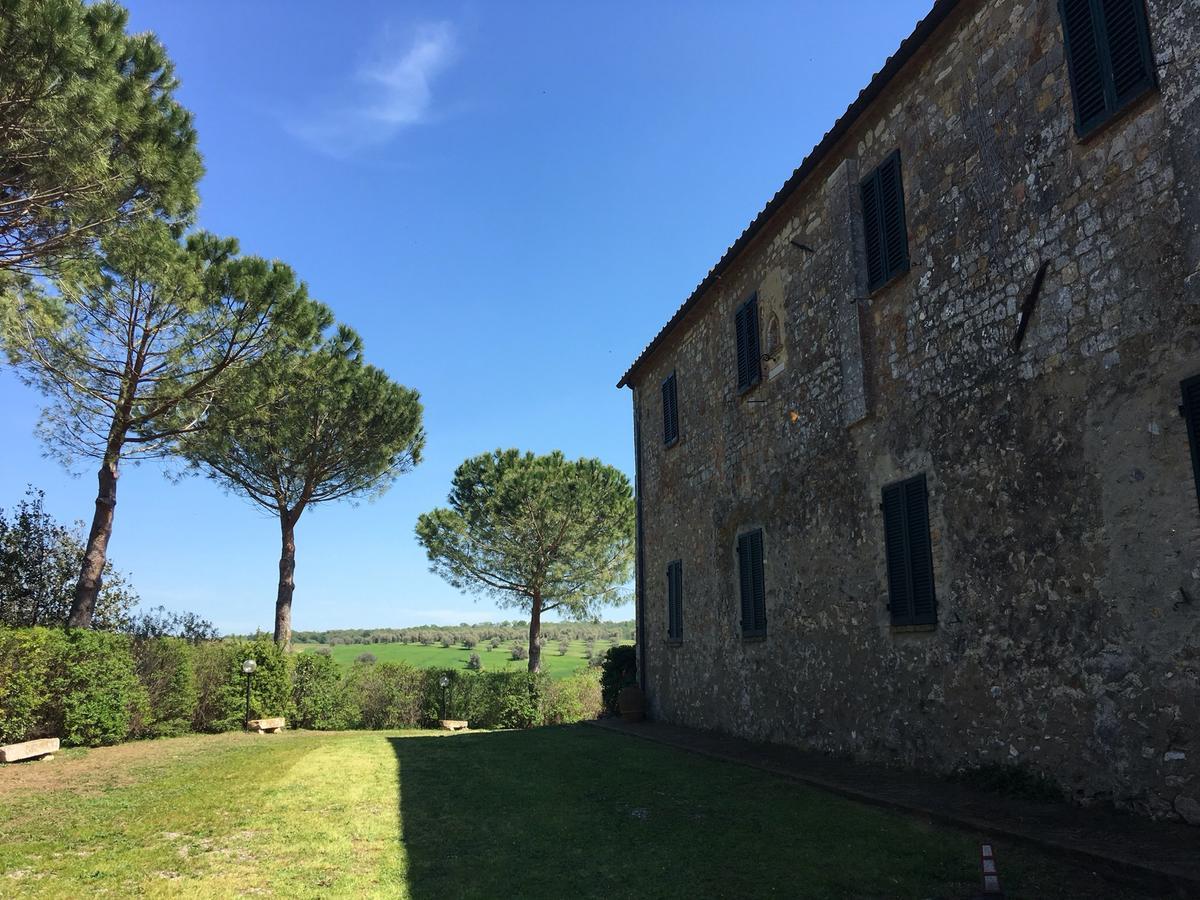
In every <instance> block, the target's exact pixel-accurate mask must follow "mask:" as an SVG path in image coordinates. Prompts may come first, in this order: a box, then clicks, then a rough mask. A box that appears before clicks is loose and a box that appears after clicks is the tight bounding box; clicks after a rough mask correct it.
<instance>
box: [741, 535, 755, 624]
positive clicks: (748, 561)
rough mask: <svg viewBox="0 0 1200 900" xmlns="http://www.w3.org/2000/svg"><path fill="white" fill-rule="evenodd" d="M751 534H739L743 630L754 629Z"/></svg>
mask: <svg viewBox="0 0 1200 900" xmlns="http://www.w3.org/2000/svg"><path fill="white" fill-rule="evenodd" d="M753 565H754V563H753V556H752V553H751V549H750V535H748V534H743V535H739V536H738V581H739V582H740V585H739V587H740V590H739V592H738V596H739V597H740V598H741V601H742V632H743V633H745V632H750V631H753V630H754V574H753Z"/></svg>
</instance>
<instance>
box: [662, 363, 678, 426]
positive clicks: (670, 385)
mask: <svg viewBox="0 0 1200 900" xmlns="http://www.w3.org/2000/svg"><path fill="white" fill-rule="evenodd" d="M662 405H663V443H664V444H673V443H675V441H676V440H677V439H678V438H679V397H678V389H677V388H676V386H675V373H674V372H672V373H671V374H670V375H668V376H667V378H666V379H665V380H664V381H663V383H662Z"/></svg>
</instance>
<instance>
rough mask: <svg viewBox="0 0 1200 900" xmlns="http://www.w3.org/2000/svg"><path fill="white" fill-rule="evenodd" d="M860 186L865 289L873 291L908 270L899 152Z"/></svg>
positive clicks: (906, 227) (882, 164)
mask: <svg viewBox="0 0 1200 900" xmlns="http://www.w3.org/2000/svg"><path fill="white" fill-rule="evenodd" d="M859 187H860V192H861V199H862V212H863V238H864V240H865V242H866V253H867V288H868V290H872V291H873V290H875V289H876V288H878V287H881V286H882V285H884V284H886V283H887V282H888V281H890V280H891V279H892V278H893V277H895V276H896V275H899V274H900V273H901V272H905V271H907V270H908V266H909V259H908V224H907V222H906V221H905V213H904V179H903V177H902V175H901V171H900V151H899V150H896V151H894V152H893V153H892V155H891V156H889V157H888V158H887V159H886V160H884V161H883V163H881V164H880V165H879V167H878V168H877V169H875V171H874V172H872V173H871V174H870V175H869V176H867V178H866V180H865V181H863V183H862V184H861V185H860V186H859Z"/></svg>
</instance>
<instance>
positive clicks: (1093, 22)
mask: <svg viewBox="0 0 1200 900" xmlns="http://www.w3.org/2000/svg"><path fill="white" fill-rule="evenodd" d="M1059 15H1060V16H1061V17H1062V23H1063V40H1064V45H1065V51H1066V56H1067V72H1068V74H1069V76H1070V79H1071V94H1072V96H1073V97H1074V100H1075V129H1076V131H1077V133H1078V134H1079V135H1081V136H1082V135H1086V134H1087V133H1088V132H1090V131H1091V130H1092V129H1094V128H1096V127H1097V126H1099V125H1101V124H1103V123H1104V122H1106V121H1107V120H1108V119H1110V118H1112V116H1114V115H1115V114H1116V113H1117V112H1118V111H1120V110H1121V109H1122V108H1123V107H1125V106H1127V105H1128V104H1129V103H1131V102H1133V101H1134V100H1136V99H1137V98H1138V97H1140V96H1141V95H1142V94H1143V93H1145V92H1146V91H1147V90H1150V89H1151V88H1153V87H1154V86H1155V84H1156V83H1157V78H1156V76H1155V72H1154V57H1153V54H1152V53H1151V50H1150V26H1149V23H1148V22H1147V20H1146V6H1145V3H1144V0H1059Z"/></svg>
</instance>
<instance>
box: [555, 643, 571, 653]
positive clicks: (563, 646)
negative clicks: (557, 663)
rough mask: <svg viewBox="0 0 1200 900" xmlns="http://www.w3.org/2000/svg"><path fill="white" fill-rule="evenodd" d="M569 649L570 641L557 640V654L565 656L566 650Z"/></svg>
mask: <svg viewBox="0 0 1200 900" xmlns="http://www.w3.org/2000/svg"><path fill="white" fill-rule="evenodd" d="M570 649H571V642H570V641H559V642H558V655H559V656H566V655H567V651H568V650H570Z"/></svg>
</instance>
